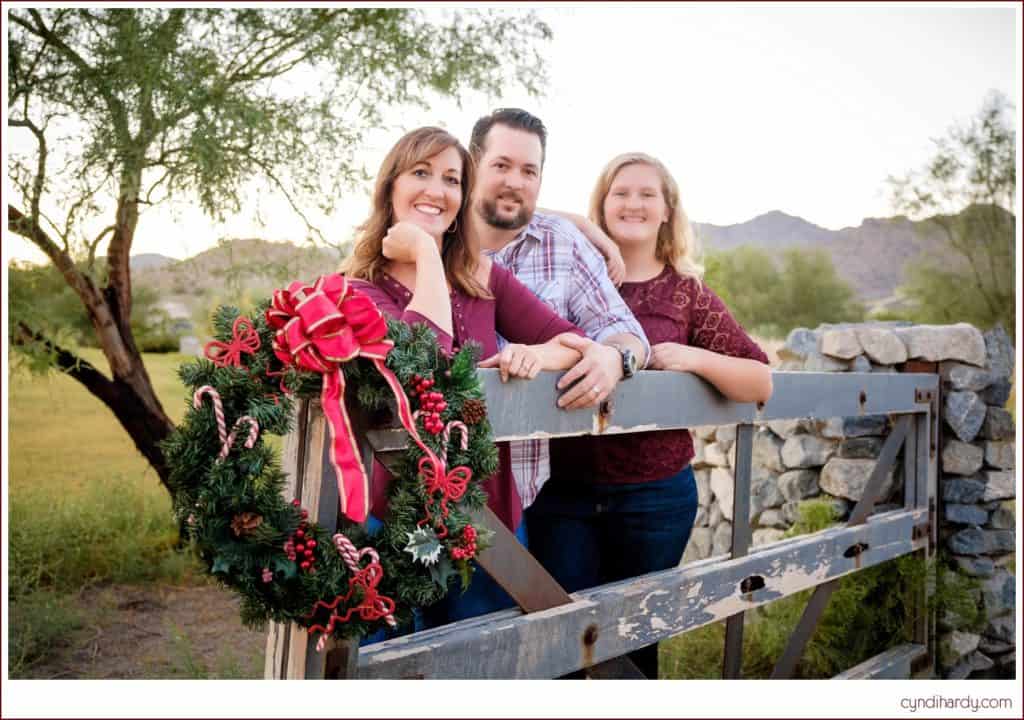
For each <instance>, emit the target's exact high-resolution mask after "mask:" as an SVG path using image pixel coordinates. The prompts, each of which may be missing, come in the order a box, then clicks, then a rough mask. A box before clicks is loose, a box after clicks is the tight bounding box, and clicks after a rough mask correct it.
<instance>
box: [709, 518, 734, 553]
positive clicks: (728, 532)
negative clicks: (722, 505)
mask: <svg viewBox="0 0 1024 720" xmlns="http://www.w3.org/2000/svg"><path fill="white" fill-rule="evenodd" d="M731 549H732V523H731V522H720V523H719V524H718V527H716V528H715V536H714V539H713V540H712V543H711V554H712V555H724V554H726V553H727V552H729V550H731Z"/></svg>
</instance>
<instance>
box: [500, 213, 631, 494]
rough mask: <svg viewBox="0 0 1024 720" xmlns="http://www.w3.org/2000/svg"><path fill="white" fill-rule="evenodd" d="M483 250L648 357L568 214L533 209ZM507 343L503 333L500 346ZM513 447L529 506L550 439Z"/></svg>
mask: <svg viewBox="0 0 1024 720" xmlns="http://www.w3.org/2000/svg"><path fill="white" fill-rule="evenodd" d="M485 252H487V254H488V255H489V256H490V257H491V258H492V259H493V260H494V261H495V262H497V263H498V264H500V265H503V266H504V267H506V268H508V269H509V270H511V271H512V273H513V274H514V275H515V276H516V278H517V279H518V280H519V281H520V282H521V283H523V284H524V285H526V287H528V288H530V290H532V291H533V293H534V295H536V296H537V297H539V298H540V299H541V300H543V301H544V302H546V303H547V304H548V305H549V306H550V307H551V308H552V309H553V310H554V311H555V312H556V313H558V314H559V315H561V316H562V317H563V318H565V319H566V320H568V321H569V322H571V323H573V324H574V325H576V326H577V327H578V328H579V329H580V330H582V331H583V332H584V333H586V335H587V337H588V338H590V339H592V340H596V341H598V342H601V341H603V340H604V339H605V338H607V337H610V336H612V335H618V334H620V333H628V334H631V335H636V336H637V337H638V338H640V340H641V342H643V344H644V354H645V357H650V353H651V348H650V345H649V344H648V342H647V336H646V335H644V331H643V329H642V328H641V327H640V323H638V322H637V321H636V318H635V317H633V313H632V312H631V311H630V309H629V308H628V307H627V306H626V303H625V302H623V300H622V298H621V297H620V296H619V293H618V291H617V290H616V289H615V285H613V284H612V281H611V279H610V278H609V277H608V270H607V268H606V266H605V261H604V258H603V257H601V254H600V253H599V252H598V251H597V250H596V249H595V248H594V246H593V245H591V244H590V242H589V241H588V240H587V239H586V238H585V237H584V236H583V234H582V233H581V232H580V231H579V230H578V229H577V228H576V226H575V225H573V224H572V223H570V222H569V221H568V220H564V219H562V218H560V217H557V216H554V215H547V214H543V213H535V214H534V216H533V219H532V220H531V221H530V223H529V224H528V225H527V226H526V227H525V228H523V230H522V232H520V233H519V235H517V236H516V239H515V240H513V241H512V242H510V243H509V244H508V245H506V246H505V247H503V248H502V249H501V250H498V251H485ZM504 344H505V341H504V339H503V338H500V337H499V338H498V346H499V347H503V346H504ZM511 450H512V474H513V475H514V476H515V479H516V487H517V489H518V490H519V497H520V498H521V499H522V501H523V507H524V508H527V507H529V506H530V505H531V504H532V503H533V501H534V499H535V498H536V497H537V493H539V492H540V489H541V487H542V486H543V485H544V483H545V482H547V480H548V478H549V477H550V476H551V463H550V457H549V455H548V443H547V441H546V440H524V441H520V442H513V443H511Z"/></svg>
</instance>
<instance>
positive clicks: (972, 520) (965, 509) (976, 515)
mask: <svg viewBox="0 0 1024 720" xmlns="http://www.w3.org/2000/svg"><path fill="white" fill-rule="evenodd" d="M945 515H946V520H948V521H949V522H954V523H960V524H961V525H984V524H985V521H986V520H988V513H987V512H986V511H985V510H982V509H981V508H980V507H978V506H977V505H959V504H957V503H946V506H945Z"/></svg>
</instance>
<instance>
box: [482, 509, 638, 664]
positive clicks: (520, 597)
mask: <svg viewBox="0 0 1024 720" xmlns="http://www.w3.org/2000/svg"><path fill="white" fill-rule="evenodd" d="M472 517H473V523H474V524H475V525H477V526H478V527H484V528H487V529H488V530H491V531H492V532H493V533H494V539H493V542H492V545H491V547H489V548H487V550H485V551H484V552H482V553H480V556H479V557H477V562H478V563H479V564H480V567H482V568H483V569H484V570H486V571H487V574H488V575H490V576H491V577H492V578H494V581H495V582H496V583H498V584H499V585H500V586H501V587H502V589H503V590H504V591H505V592H507V593H508V594H509V595H511V596H512V599H513V600H515V601H516V603H517V604H518V605H519V607H521V608H522V609H523V612H525V613H530V612H537V611H538V610H547V609H548V608H553V607H558V606H559V605H567V604H569V603H571V602H573V599H572V596H571V595H569V593H567V592H566V591H565V589H564V588H563V587H562V586H561V585H559V584H558V581H557V580H555V579H554V578H553V577H551V575H550V574H549V573H548V571H547V570H545V569H544V567H543V566H542V565H541V564H540V563H539V562H537V559H536V558H535V557H534V556H533V555H531V554H530V552H529V551H528V550H527V549H526V548H525V547H523V546H522V545H521V544H520V543H519V540H518V539H516V536H515V534H513V533H512V531H511V530H509V529H508V528H507V527H505V525H504V523H502V522H501V520H499V519H498V516H497V515H495V514H494V512H493V511H492V510H491V509H490V508H487V507H485V508H484V509H483V510H480V511H478V512H476V513H474V514H473V515H472ZM597 639H598V638H597V636H596V635H595V636H594V637H588V636H586V635H585V636H584V637H583V638H581V640H580V642H581V643H583V644H584V645H586V644H588V643H589V644H591V645H592V644H593V643H594V642H596V641H597ZM584 670H585V672H586V673H587V676H588V677H589V678H591V679H594V680H598V679H602V680H611V679H633V680H640V679H643V678H644V674H643V673H642V672H640V669H639V668H638V667H637V666H636V665H635V664H634V663H633V661H632V660H630V659H629V657H628V656H626V655H622V656H620V657H616V658H612V659H610V660H605V661H604V662H601V663H597V664H595V665H591V666H590V667H587V668H584Z"/></svg>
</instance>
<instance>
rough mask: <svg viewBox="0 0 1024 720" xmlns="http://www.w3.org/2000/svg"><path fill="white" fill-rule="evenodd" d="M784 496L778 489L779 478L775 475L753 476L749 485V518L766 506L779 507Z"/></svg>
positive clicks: (759, 512) (756, 514)
mask: <svg viewBox="0 0 1024 720" xmlns="http://www.w3.org/2000/svg"><path fill="white" fill-rule="evenodd" d="M785 501H786V498H784V497H783V496H782V491H781V490H779V480H778V478H777V477H775V476H762V477H760V478H754V479H753V480H752V481H751V485H750V519H751V520H753V519H754V518H756V517H757V516H758V515H760V514H761V512H762V511H764V510H765V509H767V508H776V507H781V506H782V503H784V502H785Z"/></svg>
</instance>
